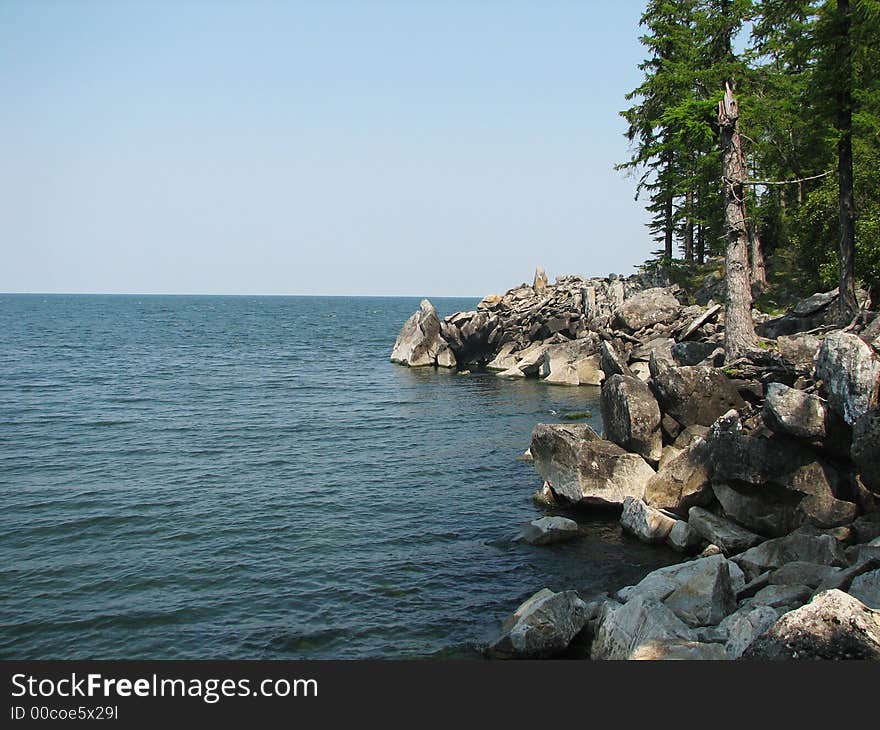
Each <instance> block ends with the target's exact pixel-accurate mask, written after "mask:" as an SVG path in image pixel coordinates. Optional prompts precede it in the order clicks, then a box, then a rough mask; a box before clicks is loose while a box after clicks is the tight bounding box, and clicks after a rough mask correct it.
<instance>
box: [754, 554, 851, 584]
mask: <svg viewBox="0 0 880 730" xmlns="http://www.w3.org/2000/svg"><path fill="white" fill-rule="evenodd" d="M839 571H840V568H835V567H833V566H830V565H819V564H818V563H807V562H804V561H802V560H795V561H793V562H791V563H786V564H785V565H783V566H782V567H781V568H777V569H776V570H774V571H773V572H772V573H770V575H769V576H768V577H767V583H768V585H806V586H810V587H811V588H816V587H817V586H819V585H821V584H822V583H823V582H824V581H826V580H828V579H829V578H830V577H831V576H832V575H834V574H835V573H837V572H839Z"/></svg>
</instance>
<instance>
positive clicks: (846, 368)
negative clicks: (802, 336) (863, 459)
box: [816, 331, 880, 425]
mask: <svg viewBox="0 0 880 730" xmlns="http://www.w3.org/2000/svg"><path fill="white" fill-rule="evenodd" d="M816 376H817V377H819V378H821V379H822V381H823V382H824V385H825V391H826V394H827V398H828V403H829V405H830V406H831V408H832V409H833V410H834V411H835V412H836V413H837V414H838V415H839V416H841V417H842V418H843V420H844V421H846V422H847V423H848V424H849V425H853V424H854V423H855V422H856V421H857V420H858V418H859V417H860V416H862V415H863V414H864V413H866V412H867V411H868V410H870V409H871V408H872V407H874V406H876V405H877V401H878V393H880V358H878V357H877V356H876V355H875V354H874V351H873V349H872V348H871V347H870V346H869V345H867V344H865V342H863V341H862V340H861V339H860V338H859V337H857V336H856V335H853V334H849V333H848V332H842V331H837V332H832V333H831V334H829V335H828V336H827V337H826V338H825V340H824V341H823V342H822V347H821V348H819V352H818V354H817V355H816Z"/></svg>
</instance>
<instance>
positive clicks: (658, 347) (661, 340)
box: [630, 337, 675, 365]
mask: <svg viewBox="0 0 880 730" xmlns="http://www.w3.org/2000/svg"><path fill="white" fill-rule="evenodd" d="M673 345H675V340H673V339H672V338H671V337H655V338H653V339H651V340H648V341H647V342H646V343H644V344H643V345H639V346H638V347H636V348H635V349H634V350H633V351H632V352H631V353H630V358H631V359H633V360H637V361H641V362H650V361H651V358H654V359H659V360H662V361H663V362H665V363H669V364H670V365H671V364H672V363H673V359H672V347H673Z"/></svg>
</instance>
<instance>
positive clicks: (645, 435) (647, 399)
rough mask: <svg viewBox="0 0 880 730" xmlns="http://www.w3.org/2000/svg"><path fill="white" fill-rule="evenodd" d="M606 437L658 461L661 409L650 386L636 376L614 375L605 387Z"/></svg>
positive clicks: (603, 388) (660, 442) (603, 409)
mask: <svg viewBox="0 0 880 730" xmlns="http://www.w3.org/2000/svg"><path fill="white" fill-rule="evenodd" d="M601 404H602V405H601V407H602V422H603V424H604V425H605V437H606V438H608V439H609V440H611V441H613V442H614V443H616V444H617V445H618V446H620V447H622V448H624V449H626V450H627V451H632V452H634V453H636V454H639V455H640V456H643V457H644V458H645V459H646V460H648V461H649V462H653V463H655V464H656V463H657V462H658V461H659V460H660V454H661V453H662V451H663V437H662V435H661V433H660V408H659V406H658V405H657V400H656V399H655V398H654V395H653V394H652V393H651V389H650V388H649V387H648V386H647V385H646V384H645V383H643V382H642V381H641V380H639V379H638V378H636V377H632V376H626V375H612V376H610V377H609V378H608V379H607V380H606V381H605V384H604V385H603V386H602V399H601Z"/></svg>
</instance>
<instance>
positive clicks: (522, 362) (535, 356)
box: [516, 343, 550, 375]
mask: <svg viewBox="0 0 880 730" xmlns="http://www.w3.org/2000/svg"><path fill="white" fill-rule="evenodd" d="M548 347H550V345H545V344H544V343H536V344H534V345H532V346H530V347H528V348H526V349H525V350H523V351H522V353H521V354H520V359H519V360H518V361H517V363H516V368H517V369H518V370H519V371H520V372H521V373H522V374H523V375H536V374H537V373H538V371H539V370H540V369H541V365H542V364H543V363H544V353H546V351H547V348H548Z"/></svg>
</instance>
